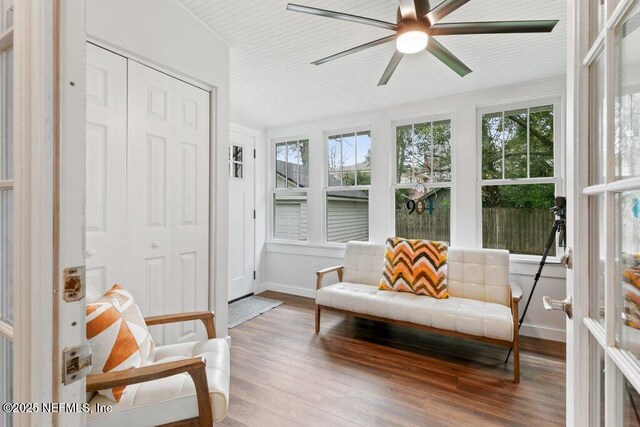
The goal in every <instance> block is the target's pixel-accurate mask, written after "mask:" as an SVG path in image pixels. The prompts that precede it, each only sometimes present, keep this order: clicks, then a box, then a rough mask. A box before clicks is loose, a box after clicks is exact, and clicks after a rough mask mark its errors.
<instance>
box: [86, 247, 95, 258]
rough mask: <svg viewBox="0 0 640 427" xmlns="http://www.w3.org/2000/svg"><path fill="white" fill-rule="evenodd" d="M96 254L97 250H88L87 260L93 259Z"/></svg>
mask: <svg viewBox="0 0 640 427" xmlns="http://www.w3.org/2000/svg"><path fill="white" fill-rule="evenodd" d="M95 254H96V250H95V249H93V248H91V249H88V250H87V258H91V257H92V256H94V255H95Z"/></svg>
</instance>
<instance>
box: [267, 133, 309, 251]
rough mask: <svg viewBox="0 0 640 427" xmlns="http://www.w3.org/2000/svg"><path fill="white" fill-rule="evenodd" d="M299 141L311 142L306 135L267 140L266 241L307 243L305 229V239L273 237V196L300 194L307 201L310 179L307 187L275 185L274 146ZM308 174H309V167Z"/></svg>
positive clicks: (289, 243)
mask: <svg viewBox="0 0 640 427" xmlns="http://www.w3.org/2000/svg"><path fill="white" fill-rule="evenodd" d="M301 141H306V142H307V146H309V145H310V144H311V139H310V138H309V136H308V135H305V136H301V135H298V136H293V137H281V138H272V139H271V140H270V142H269V156H268V158H269V162H270V166H269V167H268V168H267V170H268V172H269V174H270V175H271V178H270V182H271V191H270V198H269V199H270V200H269V202H268V203H267V205H268V206H269V207H270V208H269V212H268V215H267V220H268V221H269V226H268V227H267V228H268V230H269V238H268V239H267V241H269V242H274V243H285V244H288V245H305V246H306V245H309V231H308V230H307V235H306V239H304V240H290V239H279V238H276V237H275V233H276V227H275V220H276V216H275V213H276V204H275V197H276V195H277V194H291V195H297V196H301V195H304V196H305V197H306V199H307V205H308V203H309V192H310V191H311V188H310V187H311V180H309V181H310V182H309V187H295V188H278V187H277V176H276V174H277V170H276V161H277V160H278V156H277V154H276V147H277V146H278V144H282V143H290V142H297V143H298V144H300V142H301ZM308 161H309V166H311V165H310V163H311V153H310V152H309V159H308ZM309 175H311V167H309Z"/></svg>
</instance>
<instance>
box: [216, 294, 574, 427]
mask: <svg viewBox="0 0 640 427" xmlns="http://www.w3.org/2000/svg"><path fill="white" fill-rule="evenodd" d="M262 295H264V296H266V297H269V298H276V299H280V300H282V301H284V304H283V305H281V306H280V307H277V308H275V309H273V310H271V311H269V312H267V313H265V314H263V315H261V316H259V317H257V318H255V319H252V320H250V321H249V322H246V323H244V324H242V325H240V326H238V327H236V328H233V329H231V330H230V336H231V339H232V348H231V365H232V367H231V372H232V374H231V390H230V405H229V413H228V417H227V418H226V419H225V420H224V421H223V422H222V423H221V424H222V425H225V426H236V425H247V426H264V425H267V426H280V425H282V426H289V425H305V426H357V425H359V426H378V425H380V426H392V425H398V426H425V425H426V426H448V425H474V426H478V425H481V426H485V425H486V426H493V425H496V426H501V425H509V426H513V425H531V424H532V423H534V424H538V425H551V426H553V425H564V421H565V386H564V381H565V362H564V345H563V344H562V343H554V342H551V341H544V340H539V339H533V338H529V337H522V338H521V342H522V345H521V349H522V350H521V368H522V373H521V383H520V384H514V383H513V382H512V375H513V371H512V369H513V366H512V361H510V362H509V363H508V364H506V365H505V364H504V357H505V356H506V351H505V349H504V348H501V347H496V346H490V345H486V344H481V343H476V342H472V341H465V340H460V339H456V338H451V337H444V336H440V335H436V334H431V333H428V332H425V331H419V330H416V329H410V328H403V327H398V326H393V325H389V324H385V323H380V322H374V321H370V320H364V319H355V318H352V317H347V316H343V315H340V314H337V313H330V312H323V314H322V327H321V330H320V334H319V335H316V334H315V333H314V327H313V325H314V311H313V300H311V299H308V298H302V297H296V296H291V295H285V294H279V293H274V292H268V293H264V294H262Z"/></svg>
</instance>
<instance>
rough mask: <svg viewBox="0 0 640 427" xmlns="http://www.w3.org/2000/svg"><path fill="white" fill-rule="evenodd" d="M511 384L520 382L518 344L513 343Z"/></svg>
mask: <svg viewBox="0 0 640 427" xmlns="http://www.w3.org/2000/svg"><path fill="white" fill-rule="evenodd" d="M513 382H515V383H519V382H520V344H519V343H518V342H517V340H516V342H514V343H513Z"/></svg>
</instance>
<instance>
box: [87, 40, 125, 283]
mask: <svg viewBox="0 0 640 427" xmlns="http://www.w3.org/2000/svg"><path fill="white" fill-rule="evenodd" d="M86 141H87V147H86V165H87V168H86V170H87V186H86V195H87V199H86V227H87V228H86V231H87V240H86V245H87V247H86V266H87V282H88V284H89V289H90V293H94V294H95V293H103V292H104V291H106V290H107V289H108V288H110V287H111V286H112V285H113V284H114V283H121V284H122V285H123V286H125V287H126V286H128V285H129V282H128V280H127V278H126V274H127V272H126V265H127V250H126V209H125V206H126V203H127V192H126V189H127V174H126V167H125V165H126V164H127V60H126V59H125V58H123V57H122V56H120V55H116V54H115V53H112V52H109V51H107V50H105V49H101V48H99V47H96V46H94V45H92V44H87V138H86Z"/></svg>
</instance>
